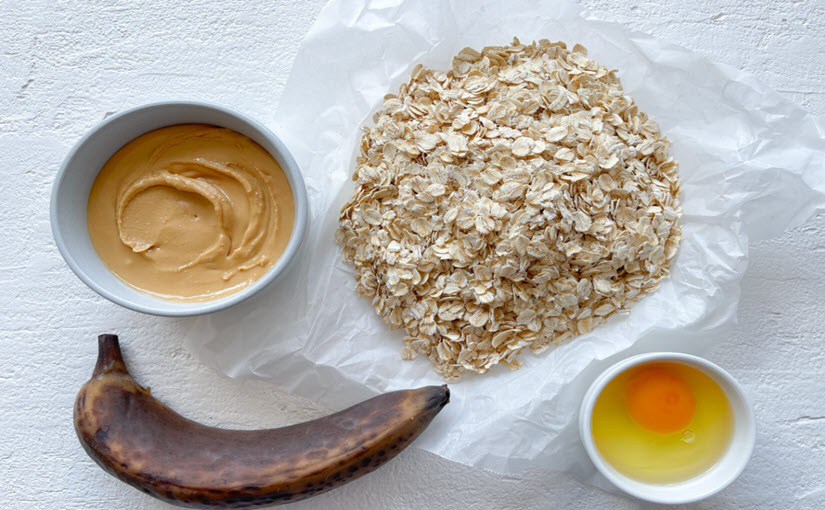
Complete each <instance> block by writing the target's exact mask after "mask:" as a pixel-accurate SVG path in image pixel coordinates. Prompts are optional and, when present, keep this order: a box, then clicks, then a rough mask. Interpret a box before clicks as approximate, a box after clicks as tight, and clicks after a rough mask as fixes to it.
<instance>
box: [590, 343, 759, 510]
mask: <svg viewBox="0 0 825 510" xmlns="http://www.w3.org/2000/svg"><path fill="white" fill-rule="evenodd" d="M648 364H652V365H650V366H653V365H655V364H674V365H684V366H686V367H688V368H690V369H695V370H696V371H698V372H700V373H701V374H704V375H706V376H708V377H709V378H710V380H712V381H713V382H714V383H715V384H716V385H717V386H718V387H719V388H720V389H721V390H722V391H723V392H724V396H725V397H726V398H727V402H728V404H729V406H730V407H729V410H730V415H731V416H732V429H731V431H730V439H729V440H728V442H727V445H726V448H725V449H724V452H721V454H720V456H719V458H718V460H716V461H715V462H714V464H713V465H712V466H711V467H709V468H708V469H706V470H705V471H703V472H701V473H699V474H696V475H695V476H692V477H690V478H687V479H685V480H682V481H675V482H668V483H652V482H650V481H643V480H640V479H639V477H632V476H629V475H628V474H627V473H626V472H622V471H621V470H619V469H617V468H616V467H615V466H614V465H612V464H611V462H610V461H608V459H607V458H606V456H605V455H604V454H603V452H602V451H600V449H599V447H598V446H597V441H596V440H595V439H594V430H595V429H594V407H595V406H596V403H597V400H598V399H599V396H600V395H601V394H602V392H603V391H605V388H606V387H608V384H610V383H611V381H613V380H614V379H617V377H619V376H620V375H621V374H626V373H632V372H628V371H629V370H632V369H634V370H639V369H641V368H642V367H643V366H648ZM637 373H638V372H637ZM617 381H618V379H617ZM606 395H607V393H606ZM615 400H616V399H615V398H614V402H613V405H614V407H615V406H618V405H626V406H629V405H630V403H629V397H626V400H625V401H624V402H622V403H621V404H619V403H617V402H615ZM627 414H628V415H629V416H630V415H631V414H632V413H631V410H628V413H627ZM691 416H693V415H691ZM598 418H600V416H599V415H598V414H597V419H598ZM623 419H632V418H623ZM579 433H580V435H581V440H582V442H583V443H584V447H585V450H586V451H587V454H588V456H589V457H590V460H591V461H592V462H593V464H594V465H595V466H596V469H597V470H598V471H599V472H600V473H601V474H602V475H604V477H605V478H607V479H608V480H609V481H610V482H611V483H613V484H614V485H615V486H616V487H618V488H619V489H621V490H622V491H624V492H626V493H627V494H630V495H631V496H634V497H636V498H639V499H642V500H646V501H650V502H653V503H660V504H684V503H691V502H695V501H699V500H701V499H704V498H707V497H709V496H711V495H713V494H716V493H717V492H719V491H720V490H722V489H724V488H725V487H727V486H728V485H729V484H730V483H731V482H733V481H734V480H735V479H736V478H737V477H738V476H739V475H740V474H741V473H742V471H743V470H744V469H745V466H746V465H747V463H748V460H749V459H750V457H751V454H752V452H753V447H754V441H755V437H756V430H755V419H754V414H753V408H752V406H751V403H750V401H749V399H748V397H747V395H746V394H745V391H744V389H743V388H742V386H741V385H740V384H739V383H738V382H737V381H736V380H735V379H734V378H733V377H732V376H731V375H730V374H728V373H727V372H726V371H725V370H723V369H722V368H720V367H719V366H717V365H715V364H713V363H711V362H709V361H707V360H705V359H702V358H699V357H697V356H692V355H689V354H682V353H673V352H659V353H646V354H640V355H637V356H633V357H630V358H627V359H625V360H622V361H620V362H618V363H616V364H614V365H612V366H611V367H610V368H608V369H607V370H605V371H604V372H603V373H602V374H601V375H599V377H597V378H596V380H595V381H594V382H593V383H592V385H591V386H590V388H589V389H588V391H587V392H586V394H585V396H584V399H583V401H582V405H581V408H580V413H579Z"/></svg>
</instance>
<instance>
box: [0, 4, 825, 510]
mask: <svg viewBox="0 0 825 510" xmlns="http://www.w3.org/2000/svg"><path fill="white" fill-rule="evenodd" d="M95 4H96V5H95ZM175 4H178V3H177V2H176V3H175ZM322 4H323V2H322V1H321V0H312V1H302V2H292V1H283V0H282V1H275V0H261V1H244V0H234V1H223V2H211V1H208V0H203V1H198V2H186V5H179V6H177V5H173V4H172V3H170V4H167V5H163V4H161V3H160V2H150V1H146V2H140V3H138V2H127V1H109V2H95V3H92V2H83V3H81V2H77V3H68V2H54V1H49V0H38V1H32V2H27V3H26V4H25V6H24V5H23V2H12V0H0V161H2V162H3V163H4V165H5V172H3V175H5V176H6V177H5V181H3V182H2V184H0V218H2V233H3V236H2V241H0V310H2V311H0V431H2V433H3V438H2V440H0V494H2V495H3V503H2V506H3V508H11V509H18V508H19V509H41V508H42V509H58V508H66V509H91V508H95V509H96V508H100V509H104V508H105V509H155V508H158V509H159V508H165V507H166V505H164V504H162V503H160V502H157V501H155V500H152V499H151V498H149V497H148V496H145V495H143V494H140V493H138V492H137V491H135V490H133V489H131V488H129V487H127V486H125V485H124V484H121V483H119V482H117V481H116V480H115V479H114V478H112V477H110V476H108V475H106V474H105V473H103V472H102V471H101V470H99V469H98V468H97V467H96V466H95V465H94V464H93V463H92V461H91V460H90V459H89V458H88V457H86V455H85V454H84V453H83V451H82V449H81V448H80V446H79V444H78V443H77V439H76V438H75V436H74V431H73V430H72V425H71V407H72V403H73V400H74V395H75V392H76V391H77V389H78V388H79V386H80V385H81V384H82V383H83V382H84V381H85V380H86V379H87V378H88V376H89V374H90V373H91V369H92V365H93V363H94V358H95V349H96V341H95V337H96V335H97V334H98V333H101V332H103V331H115V332H117V333H119V334H120V335H121V337H122V339H123V341H124V344H125V346H124V348H125V355H126V357H127V363H129V365H130V367H131V368H132V371H133V373H134V374H135V376H136V377H137V379H138V380H139V381H140V382H142V383H143V384H146V385H151V386H152V387H153V392H154V393H155V394H156V395H157V396H158V397H160V398H161V399H162V400H164V401H166V402H167V403H169V404H170V405H172V407H174V408H176V409H178V410H180V411H181V412H182V413H183V414H185V415H187V416H190V417H192V418H195V419H199V420H202V421H204V422H207V423H211V424H217V425H224V426H235V427H261V426H274V425H279V424H286V423H291V422H295V421H300V420H304V419H307V418H310V417H314V416H318V415H320V414H321V411H320V410H319V409H317V408H316V407H315V406H313V405H312V404H311V403H310V402H306V401H303V400H301V399H298V398H295V397H291V396H289V395H286V394H284V393H283V392H280V391H278V390H277V388H275V387H273V386H272V385H270V384H268V383H266V382H261V381H234V380H230V379H227V378H225V377H223V376H221V375H219V374H217V373H215V372H214V371H212V370H210V369H208V368H206V367H204V366H202V365H201V364H199V363H198V362H196V361H195V360H193V359H192V358H191V357H190V356H189V355H188V354H187V353H186V352H185V351H183V349H182V346H181V341H180V339H179V336H180V335H179V333H180V332H181V331H182V330H183V328H185V327H186V320H173V319H161V318H156V317H148V316H142V315H139V314H136V313H132V312H129V311H127V310H123V309H120V308H119V307H117V306H116V305H113V304H111V303H109V302H107V301H105V300H104V299H102V298H100V297H98V296H97V295H96V294H94V293H93V292H92V291H90V290H89V289H87V288H86V287H85V286H84V285H83V284H82V283H80V281H79V280H77V279H76V278H75V277H74V276H73V275H72V274H71V273H70V271H69V270H68V268H67V267H66V266H65V264H64V263H63V261H62V259H61V258H60V256H59V254H58V253H57V250H56V249H55V248H54V246H53V243H52V239H51V233H50V230H49V226H48V200H49V192H50V189H51V182H52V179H53V176H54V173H55V171H56V169H57V167H58V166H59V164H60V161H61V160H62V159H63V157H64V156H65V154H66V152H67V151H68V149H69V147H70V146H71V144H73V143H74V141H75V140H76V139H77V138H79V136H80V135H81V134H82V133H83V132H84V131H85V130H86V129H88V128H89V127H91V126H92V125H93V124H95V123H96V122H98V121H99V120H100V119H102V118H103V117H104V116H105V115H106V114H107V112H115V111H119V110H122V109H124V108H126V107H129V106H133V105H137V104H141V103H145V102H149V101H153V100H160V99H168V98H191V99H202V100H209V101H215V102H220V103H224V104H226V105H228V106H231V107H235V108H237V109H239V110H241V111H243V112H245V113H247V114H250V115H252V116H254V117H256V118H257V119H259V120H261V121H262V122H263V123H265V124H268V125H270V126H272V122H271V119H272V114H273V112H274V108H275V106H276V104H277V101H278V97H279V94H280V91H281V89H282V87H283V85H284V83H285V80H286V77H287V73H288V71H289V67H290V65H291V62H292V58H293V57H294V54H295V51H296V49H297V47H298V44H299V42H300V38H301V36H302V35H303V33H304V32H305V31H306V30H307V29H308V27H309V26H310V24H311V23H312V20H313V19H314V17H315V15H316V14H317V12H318V10H319V9H320V8H321V6H322ZM684 4H693V5H692V6H690V7H688V6H687V5H683V2H677V1H676V0H671V1H669V2H668V1H665V0H658V1H653V0H638V1H634V0H622V1H617V0H584V1H583V5H584V6H585V7H587V8H588V9H589V10H590V12H591V13H592V14H593V15H594V16H596V17H599V18H603V19H609V20H614V21H621V22H626V23H628V24H630V25H631V26H633V27H634V28H638V29H641V30H643V31H646V32H650V33H652V34H654V35H656V36H658V37H661V38H665V39H669V40H671V41H673V42H676V43H678V44H682V45H685V46H688V47H691V48H693V49H695V50H696V51H699V52H701V53H703V54H705V55H708V56H709V57H711V58H712V59H714V60H717V61H721V62H725V63H728V64H732V65H734V66H739V67H741V68H744V69H746V70H748V71H750V72H752V73H753V74H756V75H757V76H759V77H760V78H762V79H763V80H765V82H766V83H767V84H769V85H770V86H772V87H774V88H776V89H777V90H779V91H780V92H782V93H783V94H785V95H786V96H787V97H788V98H789V99H791V100H793V101H795V102H797V103H799V104H801V105H802V106H804V107H806V108H807V109H809V110H810V111H812V112H813V113H815V114H817V115H820V116H821V115H825V58H824V57H823V56H822V55H823V54H825V2H823V0H762V1H760V2H753V1H742V0H737V1H726V0H697V1H696V2H684ZM548 37H549V38H552V37H553V36H552V34H548ZM319 65H322V63H319ZM273 127H276V128H279V129H284V128H285V127H281V126H273ZM824 171H825V170H824ZM751 257H752V261H751V267H750V269H749V271H748V274H747V276H746V278H745V280H744V282H743V295H742V305H741V311H740V320H741V326H740V327H739V329H738V333H737V334H736V335H734V336H733V337H732V338H731V339H730V340H729V341H727V342H725V343H723V344H720V345H719V346H718V347H717V348H715V349H714V350H713V351H712V352H711V353H710V355H709V356H708V357H709V358H710V359H711V360H712V361H715V362H717V363H719V364H720V365H722V366H723V367H725V368H727V369H728V370H729V371H730V372H731V373H732V374H733V375H734V376H735V377H737V378H739V380H740V381H741V382H742V383H744V384H745V385H746V386H747V387H748V388H749V390H750V392H751V394H752V396H753V398H754V401H755V403H756V415H757V419H758V426H759V431H758V438H757V447H756V452H755V455H754V458H753V460H752V462H751V464H750V465H749V467H748V469H747V470H746V471H745V473H744V474H743V475H742V477H741V478H740V479H739V480H737V481H736V482H735V483H734V484H733V485H732V486H731V487H730V488H728V489H727V490H725V491H724V492H722V493H721V494H719V495H717V496H715V497H714V498H711V499H710V500H707V501H705V502H703V503H700V504H698V505H695V506H696V507H697V508H743V507H748V508H821V507H825V398H823V396H822V395H823V393H825V363H823V362H825V317H823V314H822V305H821V302H820V301H821V300H822V299H823V298H825V275H823V271H822V267H823V266H825V218H819V219H817V220H813V221H811V222H810V223H809V224H807V225H806V226H803V227H801V228H798V229H796V230H794V231H792V232H788V233H786V234H785V235H783V236H782V237H781V238H778V239H775V240H772V241H768V242H764V243H760V244H758V245H756V246H753V247H752V251H751ZM342 404H343V403H342ZM755 494H759V495H764V494H768V495H769V496H768V497H767V498H765V497H762V496H756V495H755ZM333 505H335V506H337V507H340V508H363V509H372V508H382V509H383V508H389V509H406V508H416V509H417V508H422V509H424V508H441V509H443V510H452V509H465V508H467V507H470V508H519V509H522V508H523V509H533V508H535V509H544V508H562V507H565V508H597V507H608V506H609V507H611V508H639V507H641V506H642V505H640V504H639V503H637V502H635V501H633V500H630V499H627V498H622V497H618V496H615V495H612V494H606V493H603V492H600V491H598V490H595V489H592V488H590V487H588V486H584V485H581V484H579V483H578V482H576V481H575V480H572V479H570V478H569V477H567V476H565V475H559V474H554V473H550V472H539V471H536V472H529V473H525V474H524V475H523V476H520V477H518V478H512V477H506V478H505V477H500V476H498V475H494V474H491V473H488V472H483V471H477V470H472V469H469V468H466V467H464V466H460V465H457V464H453V463H450V462H447V461H445V460H443V459H440V458H438V457H435V456H433V455H430V454H427V453H424V452H422V451H419V450H409V451H406V452H404V453H403V454H401V455H400V456H399V457H398V459H396V460H395V461H393V462H392V463H390V464H389V465H387V466H386V467H385V468H382V469H381V470H379V471H377V472H376V473H373V474H371V475H369V476H367V477H366V478H364V479H361V480H358V481H356V482H354V483H352V484H350V485H348V486H345V487H344V488H342V489H339V490H336V491H334V492H332V493H328V494H325V495H321V496H319V497H317V498H315V499H312V500H309V501H306V502H303V503H297V504H295V505H293V506H292V507H291V508H296V509H298V508H307V509H309V508H326V507H330V506H333Z"/></svg>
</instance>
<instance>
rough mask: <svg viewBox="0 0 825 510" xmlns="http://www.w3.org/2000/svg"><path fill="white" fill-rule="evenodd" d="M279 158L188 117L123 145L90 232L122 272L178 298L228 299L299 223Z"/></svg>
mask: <svg viewBox="0 0 825 510" xmlns="http://www.w3.org/2000/svg"><path fill="white" fill-rule="evenodd" d="M294 215H295V212H294V204H293V200H292V191H291V188H290V186H289V182H288V180H287V178H286V175H285V174H284V172H283V170H281V168H280V167H279V166H278V163H277V162H276V161H275V159H274V158H273V157H272V156H271V155H270V154H269V153H268V152H267V151H266V150H264V149H263V147H261V146H260V145H258V144H257V143H255V142H254V141H252V140H251V139H250V138H248V137H246V136H244V135H241V134H240V133H236V132H235V131H232V130H230V129H225V128H219V127H214V126H207V125H203V124H181V125H177V126H170V127H165V128H161V129H157V130H155V131H151V132H149V133H146V134H144V135H141V136H139V137H138V138H135V139H134V140H132V141H131V142H129V143H127V144H126V145H124V146H123V147H122V148H121V149H120V150H118V151H117V152H116V153H115V154H114V155H113V156H112V157H111V158H110V159H109V160H108V161H107V162H106V164H105V165H104V166H103V168H102V169H101V171H100V173H99V174H98V176H97V179H96V180H95V182H94V185H93V186H92V191H91V193H90V195H89V205H88V210H87V218H88V227H89V236H90V237H91V241H92V245H93V246H94V248H95V250H96V251H97V253H98V255H99V256H100V258H101V260H102V261H103V263H104V264H106V266H107V267H108V268H109V269H110V270H111V271H112V272H113V273H114V274H115V275H117V276H118V277H119V278H120V279H122V280H123V281H124V282H126V283H127V284H129V285H131V286H132V287H134V288H136V289H138V290H140V291H143V292H146V293H148V294H151V295H154V296H156V297H160V298H163V299H169V300H173V301H207V300H212V299H218V298H221V297H224V296H227V295H229V294H232V293H235V292H238V291H239V290H241V289H243V288H245V287H247V286H249V285H250V284H252V283H253V282H254V281H256V280H257V279H259V278H260V277H261V276H263V275H264V273H266V272H267V270H269V268H270V267H272V265H273V264H274V263H275V262H276V261H277V260H278V258H279V257H280V256H281V254H282V253H283V251H284V249H285V248H286V246H287V243H288V242H289V238H290V235H291V233H292V224H293V220H294Z"/></svg>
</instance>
